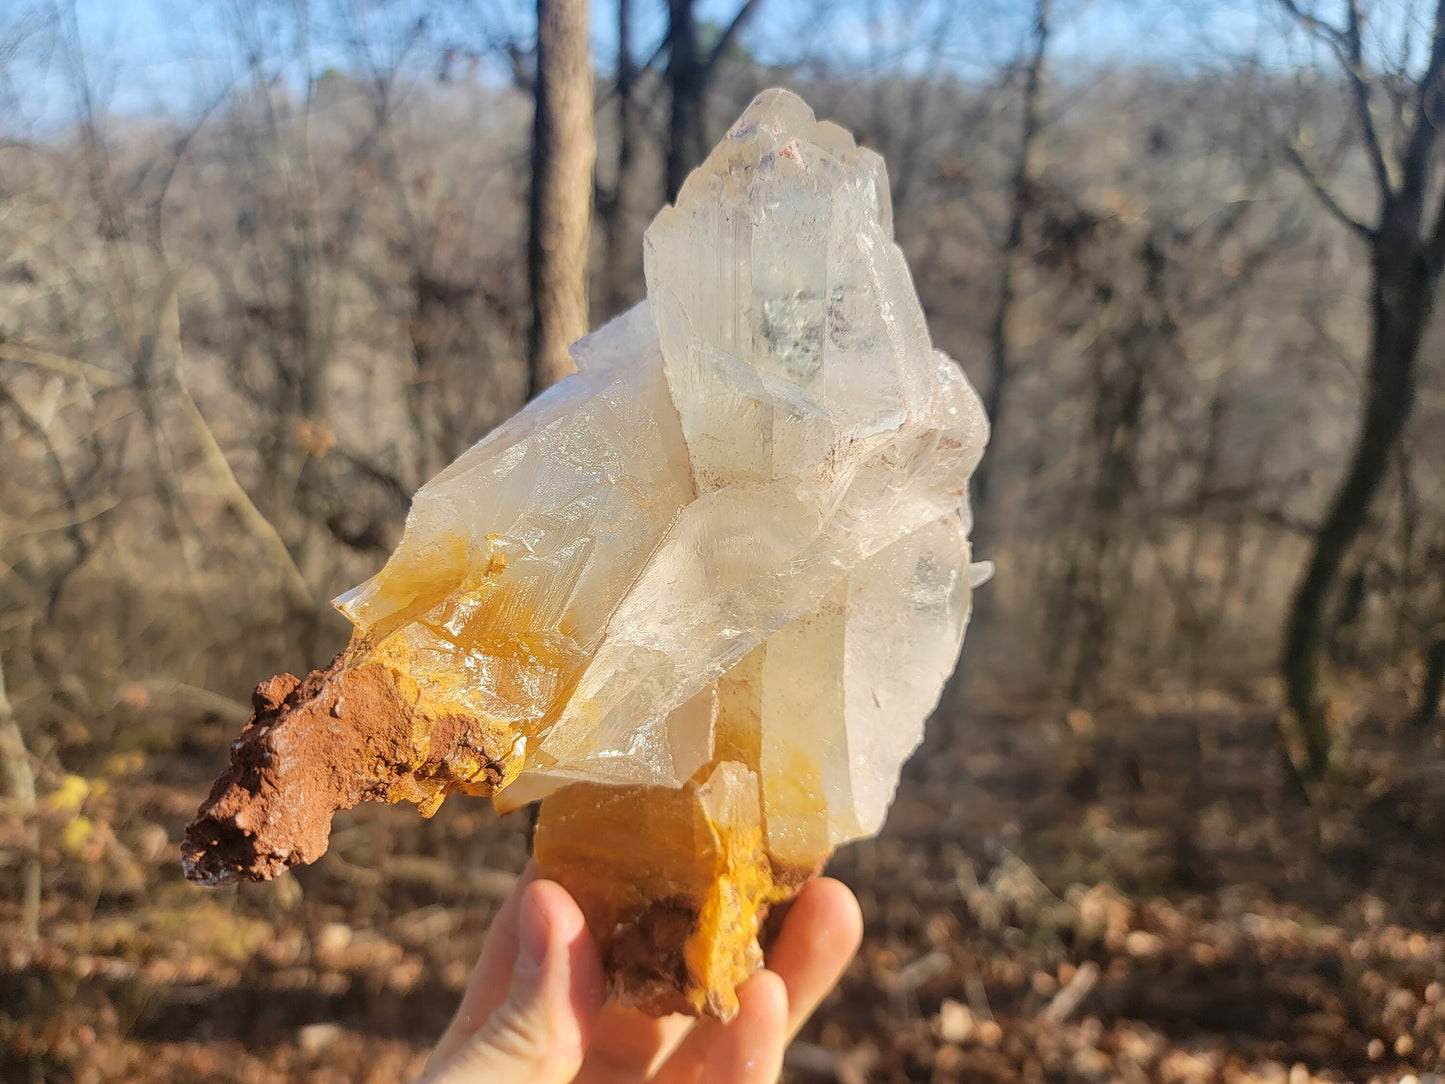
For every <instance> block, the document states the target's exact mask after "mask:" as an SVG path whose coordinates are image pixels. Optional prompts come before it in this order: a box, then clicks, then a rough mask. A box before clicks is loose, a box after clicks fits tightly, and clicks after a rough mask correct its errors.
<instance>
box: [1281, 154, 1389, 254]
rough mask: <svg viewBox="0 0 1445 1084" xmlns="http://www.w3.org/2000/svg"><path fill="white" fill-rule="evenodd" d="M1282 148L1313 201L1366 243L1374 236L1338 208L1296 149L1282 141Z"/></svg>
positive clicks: (1361, 223)
mask: <svg viewBox="0 0 1445 1084" xmlns="http://www.w3.org/2000/svg"><path fill="white" fill-rule="evenodd" d="M1282 147H1283V150H1284V155H1285V157H1286V158H1287V159H1288V160H1289V164H1290V166H1291V167H1292V168H1293V169H1294V171H1295V173H1296V174H1298V175H1299V178H1300V180H1302V181H1304V183H1305V184H1306V185H1307V186H1308V187H1309V190H1310V192H1311V193H1313V195H1314V197H1315V199H1317V200H1319V202H1320V206H1322V207H1323V208H1324V209H1325V210H1326V211H1328V212H1329V213H1330V214H1331V215H1332V216H1334V218H1335V219H1337V220H1338V221H1339V222H1341V223H1342V224H1343V225H1344V226H1345V227H1347V228H1348V229H1349V230H1350V232H1351V233H1354V234H1356V235H1357V236H1359V237H1361V238H1364V239H1365V240H1367V241H1368V240H1369V239H1370V238H1372V237H1373V236H1374V234H1375V231H1374V230H1372V229H1371V228H1370V227H1369V226H1367V225H1365V224H1364V223H1363V222H1361V221H1360V220H1359V219H1358V218H1356V217H1355V216H1354V215H1352V214H1350V213H1349V212H1348V211H1346V210H1345V209H1344V208H1343V207H1341V206H1340V203H1339V201H1338V200H1336V199H1335V197H1334V195H1333V194H1332V193H1331V192H1330V190H1329V189H1328V188H1326V187H1325V183H1324V181H1323V180H1322V179H1321V178H1320V175H1319V174H1318V173H1316V172H1315V171H1314V169H1313V168H1312V167H1311V166H1310V164H1309V163H1308V162H1306V161H1305V160H1304V156H1303V155H1301V154H1300V152H1299V148H1298V147H1296V146H1295V145H1294V144H1293V143H1291V142H1290V141H1289V140H1283V141H1282Z"/></svg>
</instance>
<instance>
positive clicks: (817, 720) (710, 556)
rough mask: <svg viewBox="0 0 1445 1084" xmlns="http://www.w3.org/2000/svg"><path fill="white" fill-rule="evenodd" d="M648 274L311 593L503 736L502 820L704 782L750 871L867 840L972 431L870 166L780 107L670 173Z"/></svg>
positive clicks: (843, 137)
mask: <svg viewBox="0 0 1445 1084" xmlns="http://www.w3.org/2000/svg"><path fill="white" fill-rule="evenodd" d="M645 269H646V277H647V293H648V300H647V301H646V302H644V303H643V304H642V305H639V306H638V307H637V308H635V309H633V310H632V311H630V312H629V313H627V314H625V315H623V316H621V317H619V318H617V319H616V320H614V321H612V322H611V323H609V324H607V325H606V326H605V327H602V328H600V329H598V330H597V331H595V332H594V333H592V334H591V335H589V336H588V337H587V338H585V339H583V340H582V341H581V342H579V343H577V344H576V345H575V346H574V348H573V353H574V356H575V358H576V360H577V363H578V366H579V370H580V371H579V372H578V374H577V375H575V376H572V377H570V378H568V379H567V380H564V381H563V382H562V383H561V384H559V385H557V386H556V387H555V388H553V389H551V390H550V391H548V392H547V393H546V394H545V395H543V396H542V397H540V398H539V399H538V400H536V401H535V402H534V403H532V404H530V405H529V406H528V407H527V409H526V410H524V411H523V412H522V413H520V414H519V415H517V416H516V417H515V418H513V419H512V420H511V421H509V422H508V423H507V424H505V425H504V426H502V427H501V428H499V429H498V430H497V431H495V432H494V433H492V434H491V435H490V436H488V437H487V438H486V439H485V440H483V441H482V442H481V443H479V444H478V445H477V446H475V447H474V448H472V449H471V450H470V451H468V452H467V453H466V454H465V455H463V456H462V457H461V458H460V459H459V460H458V461H457V462H456V463H454V464H453V465H452V466H451V467H449V468H448V469H447V470H446V471H445V472H443V473H442V474H441V475H440V476H438V477H437V478H436V479H434V480H433V481H432V482H430V483H428V484H427V485H426V486H424V487H423V488H422V490H421V491H420V492H419V493H418V494H417V497H416V502H415V505H414V507H413V510H412V514H411V517H410V518H409V520H408V524H407V530H406V536H405V539H404V540H403V543H402V546H401V547H400V548H399V549H398V551H397V553H396V554H395V555H394V556H393V558H392V560H391V561H390V562H389V563H388V565H387V566H386V568H385V569H383V570H382V572H381V573H379V574H378V575H377V576H376V577H374V578H373V579H372V580H370V581H368V582H367V583H366V584H363V585H362V586H361V587H359V588H357V589H356V590H354V591H352V592H350V593H349V594H347V595H346V596H343V598H342V599H340V600H338V605H340V607H341V608H342V610H343V611H344V612H345V613H346V614H347V615H348V616H349V617H350V618H351V619H352V620H353V621H354V622H356V624H357V625H358V627H359V629H360V630H361V634H362V635H363V636H371V637H373V638H374V639H375V640H376V641H377V642H378V643H379V644H380V643H383V642H385V643H388V644H391V645H392V648H390V649H391V650H395V645H396V644H397V643H400V644H401V645H402V646H403V648H404V650H405V651H406V652H409V653H410V654H409V657H410V659H411V660H412V671H411V672H412V673H413V674H414V675H415V676H416V677H417V680H418V681H419V682H421V683H422V684H423V685H425V683H426V682H428V681H435V682H442V681H444V680H447V679H446V675H447V674H453V675H455V674H458V673H460V674H464V675H466V678H465V681H464V682H463V684H464V686H465V689H464V690H463V691H464V695H465V697H466V701H467V704H468V705H469V707H470V708H472V709H473V710H475V711H477V712H481V713H486V715H487V716H488V717H491V718H498V719H504V720H506V721H508V722H510V723H511V724H512V725H513V726H514V727H515V730H516V733H517V735H518V746H517V750H516V757H515V763H514V764H513V765H511V766H510V767H509V770H508V772H507V776H506V779H505V781H504V785H506V786H508V787H509V788H510V789H509V790H508V791H507V792H505V793H506V794H510V795H511V796H512V797H511V802H513V803H517V804H520V802H522V801H525V800H530V799H531V798H535V797H541V796H544V795H546V794H548V793H551V792H553V791H555V790H556V789H557V788H558V787H561V786H564V785H567V784H569V783H575V782H583V783H591V784H605V785H610V786H618V785H628V786H638V785H640V786H643V787H649V786H650V787H673V788H676V787H680V786H682V785H683V784H685V783H688V781H689V780H691V781H692V783H693V784H694V785H702V784H703V782H704V781H705V780H709V781H710V782H707V784H706V789H705V791H704V792H703V793H705V794H706V795H707V800H708V803H710V804H709V805H708V806H707V808H709V809H712V808H714V807H715V808H716V809H718V810H728V811H729V812H728V817H730V818H732V819H734V820H737V819H738V818H744V819H745V816H744V814H743V813H740V812H738V809H737V808H735V807H736V805H737V803H739V802H740V803H742V804H744V805H747V804H748V803H752V806H753V807H757V806H759V805H760V810H759V812H760V815H761V822H762V824H763V825H764V830H765V835H766V843H767V847H768V850H769V853H770V854H771V855H772V856H773V858H774V859H775V860H777V861H779V862H781V863H783V864H784V865H786V864H787V863H797V864H799V865H801V866H807V865H809V864H816V861H817V860H818V858H819V856H821V855H822V854H825V853H826V852H827V851H828V850H829V849H831V848H832V847H834V846H836V845H837V844H838V843H840V842H843V841H845V840H848V839H852V838H856V837H858V836H862V835H867V834H870V833H872V832H875V831H877V830H878V828H879V826H880V825H881V823H882V820H883V817H884V815H885V814H886V811H887V808H888V805H889V803H890V801H891V800H892V796H893V792H894V789H895V787H896V784H897V780H898V775H899V771H900V768H901V766H902V763H903V761H904V760H905V759H906V758H907V756H908V755H909V754H910V753H911V751H912V750H913V748H914V747H915V746H916V745H917V743H918V741H919V740H920V738H921V736H922V727H923V721H924V719H925V718H926V716H927V714H928V713H929V711H930V710H931V709H932V707H933V705H934V704H935V703H936V701H937V698H938V695H939V692H940V690H941V688H942V686H943V683H944V681H945V679H946V677H947V675H948V673H949V671H950V669H951V668H952V666H953V662H954V659H955V657H956V654H957V651H958V647H959V644H960V642H961V640H962V637H963V633H964V628H965V626H966V624H967V616H968V612H969V601H970V596H971V589H972V586H974V585H976V584H977V583H978V582H981V580H980V579H979V577H980V575H982V574H984V569H983V567H982V566H979V565H970V562H969V548H968V542H967V534H968V529H969V526H970V522H971V520H970V514H969V509H968V499H967V486H968V479H969V476H970V474H971V473H972V471H973V469H974V467H975V466H976V464H977V462H978V459H979V457H980V456H981V454H982V452H983V447H984V444H985V442H986V440H987V429H988V427H987V422H986V420H985V418H984V415H983V411H982V409H981V406H980V404H979V401H978V397H977V396H976V395H975V394H974V392H973V389H972V388H971V387H970V386H969V384H968V382H967V380H966V379H965V378H964V376H963V374H962V372H961V371H960V370H959V368H958V366H957V364H956V363H954V362H953V361H952V360H951V359H949V358H948V357H946V356H945V355H943V354H942V353H940V352H938V351H935V350H934V348H933V346H932V343H931V340H930V338H929V335H928V329H927V326H926V324H925V321H924V315H923V310H922V307H921V305H920V304H919V301H918V297H917V295H916V293H915V291H914V288H913V283H912V279H911V277H910V275H909V271H908V268H907V264H906V262H905V260H904V257H903V253H902V252H901V250H900V249H899V248H898V246H897V245H896V244H895V243H894V241H893V226H892V208H891V206H890V199H889V190H888V180H887V173H886V170H885V168H884V165H883V162H882V160H881V159H880V158H879V157H878V155H877V154H875V153H874V152H872V151H870V150H867V149H865V148H859V147H858V146H856V145H855V143H854V141H853V139H852V137H851V136H849V134H848V133H847V132H846V131H844V130H843V129H842V128H839V127H838V126H837V125H835V124H831V123H828V122H822V123H819V122H818V121H816V120H815V118H814V116H813V114H812V111H811V110H809V109H808V107H807V106H806V105H805V104H804V103H803V102H802V100H801V99H799V98H798V97H796V96H795V95H793V94H790V93H787V92H785V91H768V92H765V93H764V94H762V95H760V96H759V97H758V98H757V99H756V100H755V101H754V102H753V104H752V105H751V106H750V107H749V108H748V110H747V111H746V112H745V113H744V114H743V116H742V117H741V118H740V119H739V120H738V122H737V123H736V124H735V125H734V126H733V128H732V129H731V131H730V132H729V133H728V135H727V136H726V137H725V138H724V139H723V140H722V142H721V143H720V144H719V145H718V146H717V147H716V148H715V149H714V151H713V152H712V154H710V155H709V156H708V158H707V160H706V161H705V162H704V163H703V165H702V166H700V167H699V168H698V169H697V170H696V171H695V172H694V173H693V174H692V175H691V176H690V177H689V178H688V180H687V182H686V184H684V186H683V188H682V191H681V193H680V194H679V196H678V200H677V203H676V204H675V205H674V206H672V207H669V208H666V209H664V210H663V211H662V212H661V213H660V214H659V215H658V216H657V218H656V220H655V221H654V222H653V223H652V225H651V227H650V228H649V229H648V231H647V235H646V241H645ZM724 765H733V767H730V768H727V769H726V770H722V766H724ZM734 784H736V786H737V787H739V788H741V790H739V791H738V793H736V794H734V793H732V790H731V789H730V788H733V787H734ZM502 800H503V801H506V800H507V798H506V797H505V795H504V797H503V799H502ZM750 808H751V807H750ZM719 815H721V814H719ZM748 815H751V814H748ZM740 823H741V822H740Z"/></svg>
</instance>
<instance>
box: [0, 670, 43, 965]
mask: <svg viewBox="0 0 1445 1084" xmlns="http://www.w3.org/2000/svg"><path fill="white" fill-rule="evenodd" d="M0 766H3V767H4V769H5V788H6V790H7V791H8V792H9V794H10V800H11V801H12V802H13V803H14V808H15V813H16V815H17V816H18V817H19V818H20V820H21V822H22V823H23V825H24V833H25V849H26V851H27V853H26V855H25V859H24V863H23V865H22V866H21V869H22V873H21V895H20V899H21V902H20V928H21V931H22V934H21V936H23V937H24V938H25V939H26V940H27V941H29V942H31V943H32V944H33V943H34V941H35V940H36V938H38V937H39V936H40V825H39V823H38V822H37V821H36V819H35V773H34V772H33V771H32V770H31V768H30V753H29V751H28V750H27V749H26V748H25V738H24V736H23V735H22V734H21V733H20V727H19V725H18V724H17V723H16V722H15V712H14V711H13V710H12V709H11V707H10V698H9V697H8V696H7V695H6V693H5V666H4V663H3V662H0Z"/></svg>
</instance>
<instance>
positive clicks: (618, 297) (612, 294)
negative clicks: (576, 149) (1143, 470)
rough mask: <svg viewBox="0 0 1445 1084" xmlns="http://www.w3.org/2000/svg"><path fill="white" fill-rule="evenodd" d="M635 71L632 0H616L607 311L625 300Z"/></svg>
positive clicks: (606, 219) (605, 223)
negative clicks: (613, 160)
mask: <svg viewBox="0 0 1445 1084" xmlns="http://www.w3.org/2000/svg"><path fill="white" fill-rule="evenodd" d="M636 83H637V70H636V67H635V65H634V64H633V61H632V0H617V161H616V171H615V173H614V179H613V182H612V191H611V193H610V194H608V196H607V197H606V199H605V200H604V201H603V206H602V207H601V208H599V210H600V212H601V215H600V217H601V218H602V230H603V233H604V235H605V239H606V247H605V249H604V251H603V256H602V281H603V288H604V289H605V290H606V291H607V296H606V298H605V302H606V307H607V314H608V315H611V314H612V313H616V312H620V311H621V310H622V308H623V307H624V306H625V305H626V304H627V302H628V300H629V296H628V290H627V286H628V276H627V266H628V257H627V248H626V244H627V194H628V192H630V191H631V190H632V184H633V176H632V166H633V159H634V155H633V146H634V140H635V138H636V134H637V133H636V132H635V131H634V129H635V128H636V124H637V122H636V117H637V109H636V103H634V102H633V100H632V96H633V93H634V88H635V86H636Z"/></svg>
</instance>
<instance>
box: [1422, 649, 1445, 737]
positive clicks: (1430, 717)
mask: <svg viewBox="0 0 1445 1084" xmlns="http://www.w3.org/2000/svg"><path fill="white" fill-rule="evenodd" d="M1442 696H1445V635H1442V636H1441V637H1440V638H1439V639H1438V640H1436V641H1435V642H1434V643H1433V644H1431V645H1430V650H1429V651H1427V652H1426V653H1425V683H1424V685H1423V686H1422V687H1421V689H1420V707H1419V709H1418V710H1417V711H1416V712H1415V725H1416V726H1429V725H1430V724H1431V723H1432V722H1433V721H1434V720H1435V717H1436V715H1437V714H1438V713H1439V711H1440V698H1441V697H1442Z"/></svg>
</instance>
